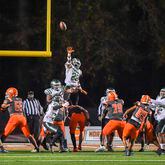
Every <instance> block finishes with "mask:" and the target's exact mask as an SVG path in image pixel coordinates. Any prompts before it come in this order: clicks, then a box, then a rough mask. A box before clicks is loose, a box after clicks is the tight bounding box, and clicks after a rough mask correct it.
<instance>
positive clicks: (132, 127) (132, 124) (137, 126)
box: [123, 103, 150, 140]
mask: <svg viewBox="0 0 165 165" xmlns="http://www.w3.org/2000/svg"><path fill="white" fill-rule="evenodd" d="M149 114H150V107H149V105H145V104H142V103H140V105H138V106H137V107H136V109H135V110H134V112H133V114H132V116H131V118H130V119H129V120H128V122H127V124H126V125H125V127H124V131H123V138H125V139H126V138H128V137H129V138H130V139H131V140H135V139H136V138H137V136H138V134H139V132H140V130H141V129H142V128H143V125H144V124H145V122H146V119H147V116H148V115H149Z"/></svg>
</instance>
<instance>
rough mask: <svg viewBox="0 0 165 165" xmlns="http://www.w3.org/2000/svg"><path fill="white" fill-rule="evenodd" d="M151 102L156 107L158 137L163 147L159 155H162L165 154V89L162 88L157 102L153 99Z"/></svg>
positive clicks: (158, 152)
mask: <svg viewBox="0 0 165 165" xmlns="http://www.w3.org/2000/svg"><path fill="white" fill-rule="evenodd" d="M151 102H152V103H153V104H154V105H155V106H156V108H155V109H156V110H155V119H156V121H157V137H158V141H159V143H160V147H161V149H160V150H157V154H158V155H161V154H164V153H165V88H162V89H161V90H160V93H159V95H158V96H157V98H156V100H154V99H151Z"/></svg>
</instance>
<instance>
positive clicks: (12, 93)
mask: <svg viewBox="0 0 165 165" xmlns="http://www.w3.org/2000/svg"><path fill="white" fill-rule="evenodd" d="M5 95H6V98H10V99H12V98H13V97H16V96H18V90H17V89H16V88H14V87H10V88H8V89H7V90H6V93H5Z"/></svg>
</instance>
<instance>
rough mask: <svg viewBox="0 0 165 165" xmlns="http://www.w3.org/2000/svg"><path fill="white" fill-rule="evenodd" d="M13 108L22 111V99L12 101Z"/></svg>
mask: <svg viewBox="0 0 165 165" xmlns="http://www.w3.org/2000/svg"><path fill="white" fill-rule="evenodd" d="M14 108H15V111H16V112H22V101H14Z"/></svg>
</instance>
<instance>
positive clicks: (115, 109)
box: [112, 104, 123, 113]
mask: <svg viewBox="0 0 165 165" xmlns="http://www.w3.org/2000/svg"><path fill="white" fill-rule="evenodd" d="M112 107H113V113H123V106H122V105H121V104H112Z"/></svg>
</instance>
